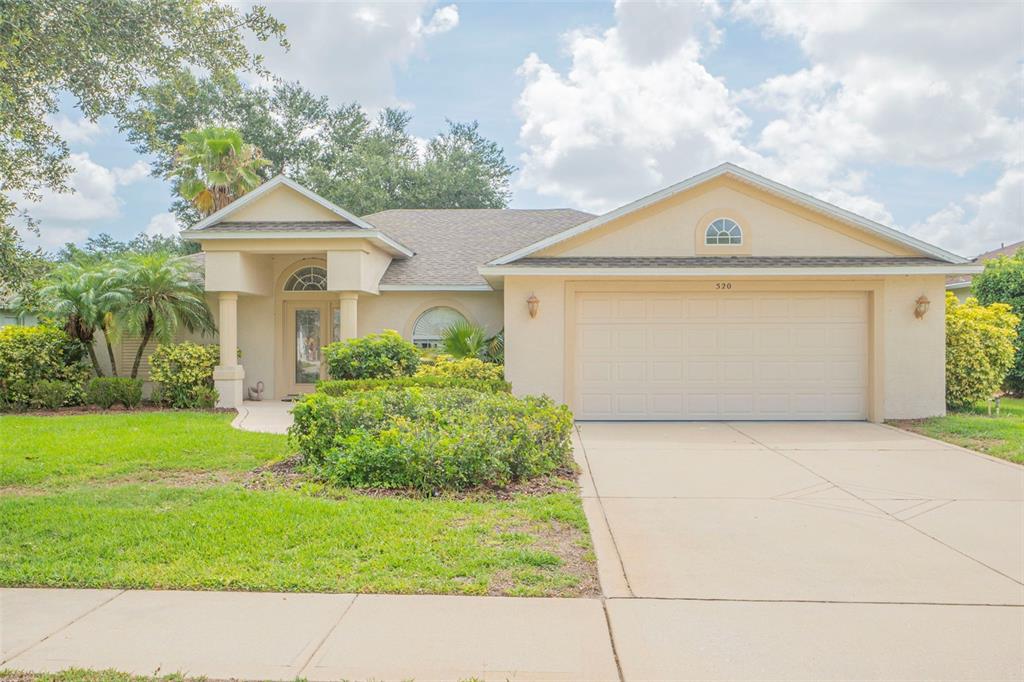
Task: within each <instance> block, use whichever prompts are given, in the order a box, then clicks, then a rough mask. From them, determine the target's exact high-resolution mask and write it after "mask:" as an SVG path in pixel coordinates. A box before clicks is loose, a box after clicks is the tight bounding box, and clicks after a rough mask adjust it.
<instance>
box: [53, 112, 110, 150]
mask: <svg viewBox="0 0 1024 682" xmlns="http://www.w3.org/2000/svg"><path fill="white" fill-rule="evenodd" d="M47 123H49V124H50V125H51V126H53V129H54V130H56V131H57V134H58V135H60V136H61V137H62V138H64V141H65V142H67V143H69V144H89V143H91V142H92V141H93V140H94V139H95V138H96V137H97V136H98V135H99V134H100V133H101V132H103V130H102V128H100V125H99V124H98V123H96V122H95V121H90V120H89V119H87V118H85V117H84V116H83V117H81V118H79V119H77V120H74V121H73V120H71V118H70V117H69V116H68V115H67V114H57V115H54V116H48V117H47Z"/></svg>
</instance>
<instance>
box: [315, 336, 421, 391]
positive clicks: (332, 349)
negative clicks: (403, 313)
mask: <svg viewBox="0 0 1024 682" xmlns="http://www.w3.org/2000/svg"><path fill="white" fill-rule="evenodd" d="M324 357H325V358H326V360H327V373H328V374H329V375H330V377H331V378H332V379H388V378H392V377H402V376H412V375H413V374H415V373H416V368H417V367H419V364H420V353H419V350H417V349H416V346H414V345H412V344H411V343H409V342H408V341H406V340H405V339H403V338H402V336H401V334H399V333H398V332H396V331H394V330H392V329H386V330H384V331H383V332H381V333H380V334H368V335H366V336H364V337H362V338H358V339H349V340H348V341H337V342H335V343H332V344H330V345H329V346H327V347H326V348H324Z"/></svg>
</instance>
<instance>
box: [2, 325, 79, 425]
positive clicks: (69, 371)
mask: <svg viewBox="0 0 1024 682" xmlns="http://www.w3.org/2000/svg"><path fill="white" fill-rule="evenodd" d="M84 357H85V348H83V347H82V344H81V343H79V342H78V341H75V340H73V339H72V338H71V337H69V336H68V335H67V334H66V333H65V332H64V331H63V330H61V329H56V328H55V327H48V326H44V325H40V326H36V327H21V326H8V327H4V328H2V329H0V401H2V402H3V403H4V404H5V407H7V408H15V409H24V408H26V407H31V406H33V405H34V404H38V400H39V398H40V396H39V395H38V394H36V393H35V392H34V390H33V387H34V386H36V384H38V383H39V382H40V381H58V382H65V383H67V384H68V386H69V388H68V392H67V395H66V396H65V398H64V400H63V403H62V404H67V405H77V404H79V403H81V401H82V397H83V388H82V386H83V384H84V383H85V380H86V379H88V377H89V374H90V373H91V372H90V369H89V367H88V365H87V364H86V363H85V362H84V360H83V358H84ZM47 390H49V389H47ZM54 390H56V389H54Z"/></svg>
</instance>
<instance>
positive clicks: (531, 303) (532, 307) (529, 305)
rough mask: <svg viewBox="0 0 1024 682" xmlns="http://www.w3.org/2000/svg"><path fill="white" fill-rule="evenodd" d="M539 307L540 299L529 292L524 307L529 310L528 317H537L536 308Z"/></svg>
mask: <svg viewBox="0 0 1024 682" xmlns="http://www.w3.org/2000/svg"><path fill="white" fill-rule="evenodd" d="M539 307H540V299H539V298H537V297H536V296H534V295H533V294H530V298H528V299H526V309H527V310H529V311H530V317H531V318H532V317H537V308H539Z"/></svg>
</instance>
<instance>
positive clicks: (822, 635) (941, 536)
mask: <svg viewBox="0 0 1024 682" xmlns="http://www.w3.org/2000/svg"><path fill="white" fill-rule="evenodd" d="M576 450H577V457H578V459H579V461H580V463H581V465H582V467H583V469H584V476H583V493H584V495H585V506H586V509H587V516H588V519H589V520H590V523H591V534H592V536H593V538H594V543H595V549H596V552H597V557H598V564H599V568H600V570H601V582H602V588H603V590H604V592H605V596H606V597H607V598H608V599H607V601H606V603H607V608H608V614H609V622H610V626H611V631H612V635H613V641H614V643H615V647H616V651H617V653H618V657H619V661H620V663H621V666H622V673H623V676H624V678H625V679H678V678H686V679H878V678H887V679H1007V678H1012V677H1014V676H1019V675H1020V671H1021V670H1022V666H1024V647H1022V645H1021V642H1024V608H1022V605H1024V468H1022V467H1019V466H1017V465H1014V464H1010V463H1008V462H1003V461H1000V460H995V459H991V458H988V457H986V456H984V455H979V454H976V453H971V452H969V451H967V450H963V449H961V448H957V447H954V446H951V445H946V444H944V443H940V442H938V441H934V440H931V439H927V438H924V437H921V436H917V435H913V434H909V433H906V432H903V431H899V430H897V429H894V428H890V427H887V426H879V425H874V424H868V423H863V422H845V423H844V422H838V423H837V422H829V423H784V422H738V423H722V422H717V423H693V422H691V423H608V422H604V423H594V422H586V423H581V424H579V440H578V443H577V448H576Z"/></svg>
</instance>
